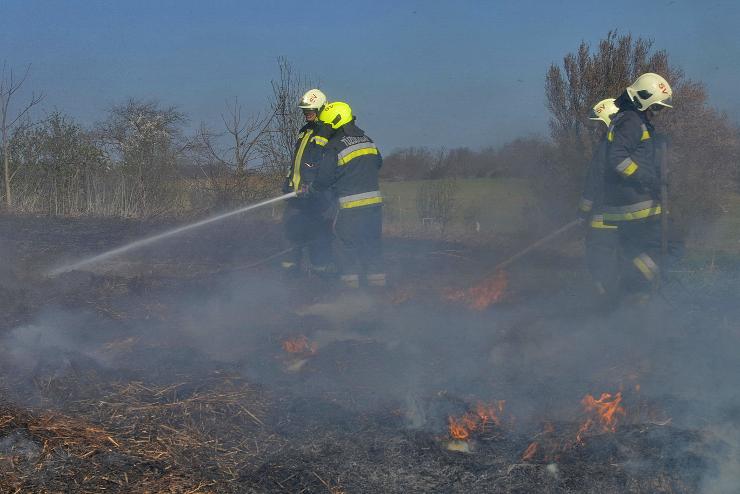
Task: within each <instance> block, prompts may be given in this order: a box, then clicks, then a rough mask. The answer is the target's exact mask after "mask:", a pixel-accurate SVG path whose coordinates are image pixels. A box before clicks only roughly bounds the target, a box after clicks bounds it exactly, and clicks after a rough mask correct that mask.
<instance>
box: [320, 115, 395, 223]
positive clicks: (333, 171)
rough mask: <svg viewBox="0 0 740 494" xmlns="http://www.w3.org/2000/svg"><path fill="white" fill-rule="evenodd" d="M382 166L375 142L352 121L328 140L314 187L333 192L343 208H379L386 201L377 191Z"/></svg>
mask: <svg viewBox="0 0 740 494" xmlns="http://www.w3.org/2000/svg"><path fill="white" fill-rule="evenodd" d="M382 165H383V159H382V158H381V156H380V152H379V151H378V148H377V147H376V146H375V143H373V141H372V139H370V138H369V137H368V136H366V135H365V132H363V131H362V129H360V128H359V127H357V126H356V125H355V123H354V120H353V121H352V122H350V123H348V124H345V125H343V126H342V127H340V128H339V129H337V130H336V131H335V132H334V134H332V136H331V137H330V138H329V142H328V143H327V144H326V146H325V148H324V154H323V158H322V159H321V161H320V163H319V172H318V177H317V178H316V180H314V182H313V188H314V189H316V190H317V191H323V190H331V191H332V193H333V194H334V196H335V197H337V198H338V200H339V208H340V209H349V208H358V207H364V206H371V205H377V204H380V203H382V202H383V198H382V196H381V195H380V191H379V190H378V172H379V171H380V167H381V166H382Z"/></svg>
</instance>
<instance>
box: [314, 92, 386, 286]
mask: <svg viewBox="0 0 740 494" xmlns="http://www.w3.org/2000/svg"><path fill="white" fill-rule="evenodd" d="M319 118H320V119H321V121H322V122H323V123H325V124H326V125H328V126H329V127H331V129H332V134H331V136H330V137H329V141H328V143H327V144H326V146H325V147H324V152H323V158H322V159H321V161H320V163H319V171H318V176H317V178H316V180H314V181H313V182H312V183H311V185H310V186H309V187H306V188H305V190H304V191H303V193H304V194H305V195H308V196H313V195H315V194H320V193H322V192H325V191H331V193H332V195H334V197H336V198H337V204H338V212H337V216H336V220H335V222H334V232H335V234H336V236H337V239H338V240H339V249H338V259H339V261H340V265H341V280H342V282H343V283H344V284H345V285H346V286H348V287H352V288H357V287H359V286H360V285H361V283H362V282H363V281H364V282H365V283H367V285H369V286H385V283H386V278H385V272H384V270H383V266H382V244H381V230H382V221H383V219H382V218H383V217H382V208H381V206H382V202H383V197H382V196H381V194H380V190H379V187H378V173H379V171H380V167H381V166H382V164H383V160H382V158H381V156H380V152H379V151H378V148H377V147H376V146H375V143H374V142H373V141H372V139H370V138H369V137H368V136H367V135H365V132H364V131H363V130H362V129H360V128H359V127H357V125H355V117H354V116H353V115H352V109H351V108H350V106H349V105H348V104H347V103H344V102H341V101H338V102H334V103H329V104H327V105H326V106H325V107H324V109H323V110H322V112H321V114H320V116H319Z"/></svg>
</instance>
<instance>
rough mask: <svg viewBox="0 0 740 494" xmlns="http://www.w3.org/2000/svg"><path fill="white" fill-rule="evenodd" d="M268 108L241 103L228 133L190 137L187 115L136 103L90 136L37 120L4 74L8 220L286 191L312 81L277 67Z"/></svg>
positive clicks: (146, 212) (160, 207)
mask: <svg viewBox="0 0 740 494" xmlns="http://www.w3.org/2000/svg"><path fill="white" fill-rule="evenodd" d="M278 71H279V74H278V77H277V78H276V79H275V80H273V81H272V83H271V84H272V97H271V99H270V102H269V105H268V107H267V108H266V109H265V110H263V111H262V112H259V113H248V112H246V111H245V109H244V107H243V106H242V105H241V104H240V103H239V100H238V99H237V98H234V99H233V100H231V101H228V102H227V103H226V104H225V109H224V111H223V113H222V114H221V119H222V124H223V125H222V127H221V128H216V129H214V128H209V127H207V126H206V125H205V124H201V125H200V126H199V127H198V128H197V129H196V130H195V131H193V132H191V133H190V135H187V134H186V132H185V128H186V125H187V123H188V119H187V115H185V114H184V113H182V112H181V111H179V110H178V109H177V108H176V107H174V106H169V107H168V106H163V105H162V104H161V103H159V102H157V101H143V100H137V99H129V100H126V101H124V102H123V103H120V104H118V105H115V106H113V107H112V108H110V109H109V110H108V111H107V112H106V115H105V118H104V119H103V120H102V121H100V122H98V123H96V124H95V125H93V126H92V127H91V128H84V127H83V126H82V125H80V124H79V123H78V122H76V121H75V120H74V119H73V118H72V117H70V116H69V115H67V114H65V113H64V112H62V111H54V112H52V113H50V114H48V115H45V116H44V117H43V118H39V119H32V118H31V117H30V115H31V113H32V112H31V111H30V110H31V109H32V108H33V107H34V106H36V105H37V104H38V103H39V102H40V101H42V99H43V95H32V96H31V97H30V99H28V100H26V101H19V99H20V98H19V94H20V93H19V89H20V88H21V86H22V84H23V82H24V81H25V80H26V78H27V76H28V73H29V71H28V68H26V69H25V70H24V71H23V73H22V75H21V76H20V77H17V76H16V74H14V73H13V71H12V70H9V69H8V68H7V67H6V66H3V71H2V73H1V74H0V137H1V145H0V154H1V155H2V167H3V174H2V182H3V187H2V189H1V190H2V204H3V207H4V209H5V210H7V211H13V212H21V213H41V214H50V215H85V214H88V215H103V216H124V217H147V216H153V215H161V214H177V213H181V212H185V211H192V210H202V209H209V208H214V207H215V208H220V207H225V206H228V205H232V204H241V203H244V202H246V201H250V200H254V199H257V198H261V197H263V196H265V195H269V194H272V193H274V191H275V190H278V189H279V182H280V180H281V178H282V176H283V175H284V173H285V167H286V165H287V164H288V163H289V162H290V157H291V153H292V151H293V144H294V139H295V136H296V134H297V132H298V129H299V128H300V127H301V125H302V123H303V117H302V115H301V113H300V111H298V109H297V108H296V105H295V102H296V101H298V98H299V96H300V92H301V91H302V90H303V89H304V86H305V85H306V81H305V80H304V78H303V77H302V76H301V75H299V74H296V73H295V72H294V71H293V70H292V67H291V65H290V63H289V62H288V61H287V60H285V59H279V60H278Z"/></svg>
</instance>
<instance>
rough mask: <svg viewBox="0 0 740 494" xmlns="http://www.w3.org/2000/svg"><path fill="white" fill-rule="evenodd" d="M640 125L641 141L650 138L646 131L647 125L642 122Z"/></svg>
mask: <svg viewBox="0 0 740 494" xmlns="http://www.w3.org/2000/svg"><path fill="white" fill-rule="evenodd" d="M640 127H642V137H641V138H640V140H641V141H647V140H648V139H650V132H648V129H647V125H645V124H642V125H640Z"/></svg>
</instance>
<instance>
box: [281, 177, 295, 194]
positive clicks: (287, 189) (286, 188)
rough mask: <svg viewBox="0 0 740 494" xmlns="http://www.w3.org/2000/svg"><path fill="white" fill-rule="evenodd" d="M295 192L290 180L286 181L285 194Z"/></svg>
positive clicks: (284, 183) (284, 185) (284, 184)
mask: <svg viewBox="0 0 740 494" xmlns="http://www.w3.org/2000/svg"><path fill="white" fill-rule="evenodd" d="M291 192H293V185H292V184H291V183H290V180H289V179H287V178H286V179H285V182H283V194H290V193H291Z"/></svg>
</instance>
